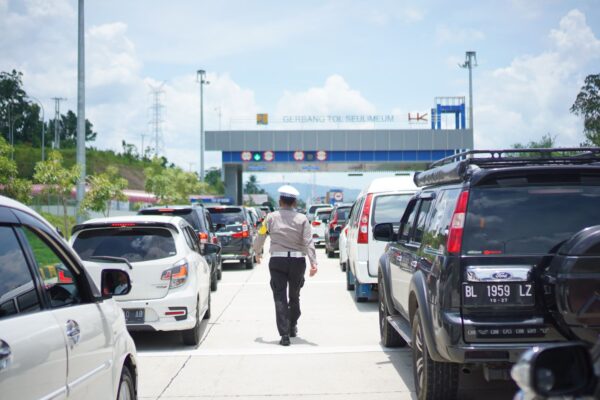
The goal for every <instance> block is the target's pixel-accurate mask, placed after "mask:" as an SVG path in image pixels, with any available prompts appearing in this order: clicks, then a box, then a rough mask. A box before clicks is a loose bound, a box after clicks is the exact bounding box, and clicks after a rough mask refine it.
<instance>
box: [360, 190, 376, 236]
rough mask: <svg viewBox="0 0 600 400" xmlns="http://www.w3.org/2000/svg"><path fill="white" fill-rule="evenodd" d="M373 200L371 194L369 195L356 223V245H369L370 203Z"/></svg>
mask: <svg viewBox="0 0 600 400" xmlns="http://www.w3.org/2000/svg"><path fill="white" fill-rule="evenodd" d="M372 200H373V193H369V194H368V195H367V198H366V200H365V205H364V206H363V209H362V213H361V215H360V220H359V221H358V237H357V238H356V242H357V243H369V215H371V201H372Z"/></svg>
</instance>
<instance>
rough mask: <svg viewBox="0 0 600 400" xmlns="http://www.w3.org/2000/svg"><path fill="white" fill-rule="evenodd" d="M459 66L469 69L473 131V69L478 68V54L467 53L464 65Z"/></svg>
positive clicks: (470, 120) (470, 114) (470, 117)
mask: <svg viewBox="0 0 600 400" xmlns="http://www.w3.org/2000/svg"><path fill="white" fill-rule="evenodd" d="M459 66H460V67H461V68H468V69H469V128H470V129H471V130H473V67H476V66H477V53H476V52H474V51H467V52H466V53H465V62H464V64H459Z"/></svg>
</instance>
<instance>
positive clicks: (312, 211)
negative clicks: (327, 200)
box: [308, 204, 324, 214]
mask: <svg viewBox="0 0 600 400" xmlns="http://www.w3.org/2000/svg"><path fill="white" fill-rule="evenodd" d="M323 207H324V206H323V205H322V204H321V205H316V206H310V208H309V209H308V213H309V214H314V213H315V210H317V209H318V208H323Z"/></svg>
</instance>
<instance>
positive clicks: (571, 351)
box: [511, 342, 596, 398]
mask: <svg viewBox="0 0 600 400" xmlns="http://www.w3.org/2000/svg"><path fill="white" fill-rule="evenodd" d="M511 375H512V378H513V379H514V380H515V381H516V382H517V384H518V385H519V387H520V388H521V389H522V391H523V392H525V394H535V395H538V396H540V397H543V398H547V397H548V398H549V397H552V398H554V397H563V396H568V397H571V396H573V397H578V396H585V395H591V394H593V390H594V386H595V381H596V377H595V375H594V366H593V363H592V358H591V354H590V351H589V348H588V347H587V346H585V345H584V344H582V343H573V342H570V343H569V342H567V343H559V344H553V345H547V346H536V347H533V348H532V349H530V350H528V351H527V352H525V353H524V354H523V355H522V356H521V359H520V360H519V361H518V362H517V364H515V365H514V367H513V368H512V371H511Z"/></svg>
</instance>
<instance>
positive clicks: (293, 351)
mask: <svg viewBox="0 0 600 400" xmlns="http://www.w3.org/2000/svg"><path fill="white" fill-rule="evenodd" d="M292 340H293V339H292ZM409 351H410V350H409V349H398V348H395V349H384V348H382V347H381V346H377V345H367V346H337V347H336V346H329V347H319V346H303V345H294V344H293V342H292V346H290V347H282V346H279V345H276V344H273V348H272V349H271V348H270V349H260V348H245V349H244V348H242V349H226V348H224V349H210V350H209V349H206V350H203V349H196V350H182V351H173V350H165V351H139V350H138V353H137V355H138V357H176V356H181V357H187V356H193V357H214V356H263V355H264V356H270V355H310V354H349V353H399V352H409Z"/></svg>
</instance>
